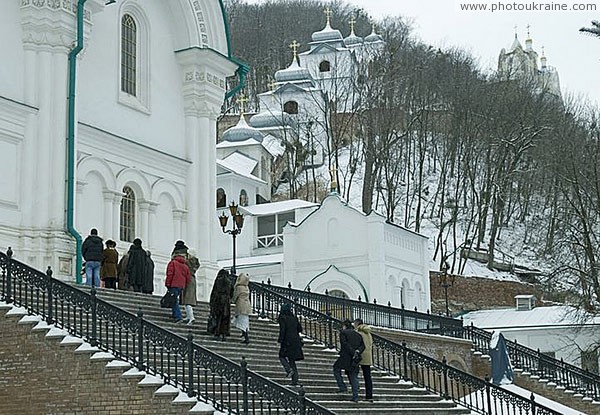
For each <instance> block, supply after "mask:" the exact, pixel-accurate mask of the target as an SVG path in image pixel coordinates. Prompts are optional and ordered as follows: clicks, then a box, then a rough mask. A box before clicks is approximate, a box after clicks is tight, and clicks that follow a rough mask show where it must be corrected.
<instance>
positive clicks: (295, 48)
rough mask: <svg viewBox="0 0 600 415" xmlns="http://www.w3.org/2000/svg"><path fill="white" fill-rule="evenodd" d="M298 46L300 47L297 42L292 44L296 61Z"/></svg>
mask: <svg viewBox="0 0 600 415" xmlns="http://www.w3.org/2000/svg"><path fill="white" fill-rule="evenodd" d="M298 46H300V43H298V42H296V41H295V40H294V41H293V42H292V43H290V49H292V52H293V53H294V61H295V60H296V58H297V57H298Z"/></svg>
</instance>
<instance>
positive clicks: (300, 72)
mask: <svg viewBox="0 0 600 415" xmlns="http://www.w3.org/2000/svg"><path fill="white" fill-rule="evenodd" d="M275 81H277V82H308V83H310V84H311V85H312V84H314V80H313V77H312V75H311V74H310V72H309V71H308V69H306V68H303V67H302V66H300V65H298V61H297V60H296V58H294V60H293V61H292V63H291V64H290V66H288V67H287V68H285V69H280V70H278V71H277V72H275Z"/></svg>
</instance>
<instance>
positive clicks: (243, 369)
mask: <svg viewBox="0 0 600 415" xmlns="http://www.w3.org/2000/svg"><path fill="white" fill-rule="evenodd" d="M240 378H241V381H242V414H243V415H248V362H247V361H246V358H245V357H244V356H242V362H241V363H240Z"/></svg>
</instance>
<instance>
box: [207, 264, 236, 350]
mask: <svg viewBox="0 0 600 415" xmlns="http://www.w3.org/2000/svg"><path fill="white" fill-rule="evenodd" d="M231 294H232V286H231V281H230V279H229V272H228V271H227V270H226V269H221V270H220V271H219V272H218V273H217V278H216V279H215V283H214V284H213V288H212V291H211V293H210V315H211V316H213V317H214V318H215V319H216V322H217V324H216V328H215V331H214V333H213V334H214V335H215V338H216V339H221V340H223V341H225V337H226V336H229V324H230V319H231Z"/></svg>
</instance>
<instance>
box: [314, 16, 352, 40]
mask: <svg viewBox="0 0 600 415" xmlns="http://www.w3.org/2000/svg"><path fill="white" fill-rule="evenodd" d="M311 39H312V41H313V42H339V41H343V40H344V38H343V37H342V33H341V32H340V31H339V30H337V29H332V28H331V26H330V24H329V21H327V24H326V25H325V28H324V29H323V30H320V31H318V32H314V33H313V34H312V37H311Z"/></svg>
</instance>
